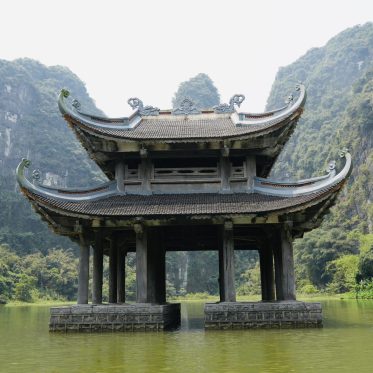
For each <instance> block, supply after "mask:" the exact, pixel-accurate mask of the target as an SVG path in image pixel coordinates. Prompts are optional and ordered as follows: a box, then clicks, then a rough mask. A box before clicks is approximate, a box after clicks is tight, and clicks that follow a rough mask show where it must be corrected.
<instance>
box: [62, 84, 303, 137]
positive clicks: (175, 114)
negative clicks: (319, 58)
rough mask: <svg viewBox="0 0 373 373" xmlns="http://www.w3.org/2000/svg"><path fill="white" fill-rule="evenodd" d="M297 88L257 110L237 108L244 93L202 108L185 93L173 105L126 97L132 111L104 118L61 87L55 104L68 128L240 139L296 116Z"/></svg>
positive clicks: (300, 97)
mask: <svg viewBox="0 0 373 373" xmlns="http://www.w3.org/2000/svg"><path fill="white" fill-rule="evenodd" d="M296 90H297V91H299V95H298V98H297V100H295V101H294V100H293V96H292V95H291V96H289V99H288V101H287V103H286V106H284V107H282V108H280V109H278V110H274V111H269V112H265V113H261V114H253V113H244V112H237V111H236V109H235V106H239V105H240V104H241V103H242V101H243V100H244V96H243V95H235V96H233V97H232V98H231V100H230V103H229V105H228V104H221V105H218V106H216V107H214V108H212V109H206V110H198V109H196V108H195V106H194V104H193V102H192V101H191V100H189V99H187V98H186V99H184V100H183V101H182V103H181V106H180V107H179V108H177V109H175V110H160V109H158V108H155V107H152V106H145V107H144V105H143V103H142V101H141V100H139V99H137V98H131V99H129V100H128V102H129V104H130V105H131V107H132V108H134V109H135V111H134V113H133V114H132V115H131V116H129V117H123V118H105V117H98V116H95V115H91V114H87V113H84V112H83V111H81V109H80V104H79V102H78V101H77V100H73V101H72V102H71V103H68V102H67V100H66V98H67V97H69V92H68V91H66V90H62V91H61V94H60V97H59V108H60V111H61V113H62V114H63V115H64V116H65V118H66V120H67V121H68V122H69V123H71V124H72V126H73V128H79V129H80V130H81V131H83V132H84V133H89V134H91V135H95V136H98V137H103V138H106V139H121V140H130V141H141V142H159V141H162V142H169V143H174V142H185V141H198V142H199V141H208V140H211V139H223V140H227V139H243V138H249V137H252V136H263V135H265V134H267V133H270V132H273V131H275V130H277V129H279V128H281V127H283V126H284V125H286V124H288V123H289V121H293V120H294V119H297V118H298V117H299V116H300V114H301V109H302V107H303V106H304V103H305V100H306V92H305V88H304V86H303V85H302V84H298V85H297V87H296Z"/></svg>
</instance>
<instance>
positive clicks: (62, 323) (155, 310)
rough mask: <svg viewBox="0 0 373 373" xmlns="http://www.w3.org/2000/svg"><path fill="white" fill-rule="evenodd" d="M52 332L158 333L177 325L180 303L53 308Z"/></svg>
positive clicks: (178, 322) (178, 323) (50, 328)
mask: <svg viewBox="0 0 373 373" xmlns="http://www.w3.org/2000/svg"><path fill="white" fill-rule="evenodd" d="M50 312H51V318H50V323H49V331H51V332H107V331H110V332H134V331H160V330H169V329H173V328H177V327H178V326H179V325H180V304H179V303H170V304H162V305H157V304H140V303H136V304H109V305H88V304H87V305H74V306H69V307H53V308H51V310H50Z"/></svg>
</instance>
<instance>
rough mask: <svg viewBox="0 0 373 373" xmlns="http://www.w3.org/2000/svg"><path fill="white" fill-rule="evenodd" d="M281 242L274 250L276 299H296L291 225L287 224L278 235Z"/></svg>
mask: <svg viewBox="0 0 373 373" xmlns="http://www.w3.org/2000/svg"><path fill="white" fill-rule="evenodd" d="M278 237H279V241H280V242H279V243H278V246H277V248H276V250H275V251H274V254H275V270H276V273H275V276H276V299H277V300H295V299H296V296H295V274H294V257H293V242H292V241H293V239H292V236H291V232H290V226H289V225H288V224H285V225H284V226H283V227H282V228H281V232H280V234H279V235H278Z"/></svg>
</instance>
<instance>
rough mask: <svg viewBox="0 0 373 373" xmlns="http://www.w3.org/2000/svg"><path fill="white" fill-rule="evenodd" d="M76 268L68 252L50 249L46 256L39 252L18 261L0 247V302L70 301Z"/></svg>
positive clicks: (7, 248)
mask: <svg viewBox="0 0 373 373" xmlns="http://www.w3.org/2000/svg"><path fill="white" fill-rule="evenodd" d="M77 267H78V260H77V259H76V258H75V256H74V255H73V253H72V251H71V250H63V249H51V250H49V251H48V253H47V254H46V255H44V254H42V253H40V252H39V253H35V254H29V255H25V256H22V257H20V256H18V255H17V254H15V253H14V252H12V251H11V250H10V249H9V247H8V246H6V245H0V294H1V296H0V300H2V301H3V302H4V301H9V300H16V301H21V302H34V301H36V300H38V299H43V300H51V299H54V300H55V299H57V300H73V299H74V298H75V297H76V289H77V276H78V273H77Z"/></svg>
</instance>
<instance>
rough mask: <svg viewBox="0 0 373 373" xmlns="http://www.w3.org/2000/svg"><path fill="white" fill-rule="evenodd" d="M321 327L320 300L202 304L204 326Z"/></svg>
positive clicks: (249, 327) (243, 327) (225, 327)
mask: <svg viewBox="0 0 373 373" xmlns="http://www.w3.org/2000/svg"><path fill="white" fill-rule="evenodd" d="M321 327H322V309H321V304H320V303H304V302H297V301H279V302H240V303H239V302H232V303H230V302H226V303H206V304H205V328H206V329H212V330H216V329H258V328H321Z"/></svg>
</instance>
